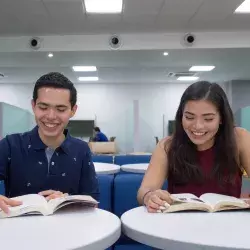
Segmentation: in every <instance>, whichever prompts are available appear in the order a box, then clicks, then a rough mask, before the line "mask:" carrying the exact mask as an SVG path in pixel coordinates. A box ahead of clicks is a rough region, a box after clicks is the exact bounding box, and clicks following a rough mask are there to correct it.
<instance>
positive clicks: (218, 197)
mask: <svg viewBox="0 0 250 250" xmlns="http://www.w3.org/2000/svg"><path fill="white" fill-rule="evenodd" d="M200 199H202V200H203V201H205V202H206V203H209V204H211V205H216V204H217V203H220V202H231V203H239V204H244V203H245V202H244V201H243V200H241V199H238V198H235V197H232V196H227V195H222V194H213V193H207V194H203V195H201V196H200Z"/></svg>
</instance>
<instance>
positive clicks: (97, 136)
mask: <svg viewBox="0 0 250 250" xmlns="http://www.w3.org/2000/svg"><path fill="white" fill-rule="evenodd" d="M93 141H96V142H97V141H99V142H106V141H108V138H107V136H106V135H105V134H104V133H102V132H101V130H100V128H99V127H94V138H93Z"/></svg>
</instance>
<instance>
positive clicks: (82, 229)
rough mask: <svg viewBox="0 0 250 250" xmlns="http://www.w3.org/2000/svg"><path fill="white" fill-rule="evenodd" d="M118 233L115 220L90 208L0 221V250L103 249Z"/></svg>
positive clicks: (112, 216)
mask: <svg viewBox="0 0 250 250" xmlns="http://www.w3.org/2000/svg"><path fill="white" fill-rule="evenodd" d="M120 234H121V222H120V220H119V218H118V217H117V216H115V215H113V214H112V213H109V212H107V211H105V210H101V209H94V208H91V209H89V208H81V209H77V210H76V209H75V211H74V212H73V211H57V212H56V213H55V214H53V215H51V216H42V215H33V216H30V215H29V216H23V217H15V218H7V219H0V237H1V249H8V250H16V249H25V250H34V249H36V250H63V249H65V250H66V249H77V250H85V249H86V250H96V249H106V248H108V247H110V246H111V245H113V244H114V243H115V242H116V241H117V240H118V238H119V237H120Z"/></svg>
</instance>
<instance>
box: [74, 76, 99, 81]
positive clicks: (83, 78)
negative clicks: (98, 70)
mask: <svg viewBox="0 0 250 250" xmlns="http://www.w3.org/2000/svg"><path fill="white" fill-rule="evenodd" d="M78 80H79V81H80V82H95V81H98V80H99V78H98V77H97V76H81V77H78Z"/></svg>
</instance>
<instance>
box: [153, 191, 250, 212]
mask: <svg viewBox="0 0 250 250" xmlns="http://www.w3.org/2000/svg"><path fill="white" fill-rule="evenodd" d="M171 198H172V200H173V203H172V204H171V205H170V206H166V208H164V207H162V209H160V210H159V211H158V212H162V213H171V212H177V211H185V210H200V211H206V212H218V211H223V210H235V209H247V208H250V205H249V204H248V203H247V202H246V201H245V200H243V199H237V198H235V197H231V196H226V195H221V194H213V193H207V194H203V195H201V196H200V197H196V196H195V195H193V194H171Z"/></svg>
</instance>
